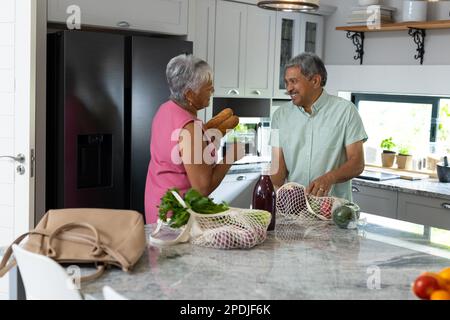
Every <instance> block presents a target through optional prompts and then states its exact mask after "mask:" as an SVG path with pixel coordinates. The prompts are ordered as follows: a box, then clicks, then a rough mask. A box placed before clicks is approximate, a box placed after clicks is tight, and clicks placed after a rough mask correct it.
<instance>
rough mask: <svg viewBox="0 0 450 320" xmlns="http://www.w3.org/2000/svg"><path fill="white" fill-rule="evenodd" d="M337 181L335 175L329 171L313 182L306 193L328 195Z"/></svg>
mask: <svg viewBox="0 0 450 320" xmlns="http://www.w3.org/2000/svg"><path fill="white" fill-rule="evenodd" d="M335 183H336V179H335V177H334V175H333V174H332V173H331V172H329V173H327V174H325V175H323V176H321V177H319V178H317V179H316V180H314V181H313V182H311V184H310V185H309V186H308V188H307V189H306V193H307V194H310V195H312V196H316V197H326V196H328V194H329V193H330V190H331V187H332V186H333V185H334V184H335Z"/></svg>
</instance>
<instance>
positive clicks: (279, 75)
mask: <svg viewBox="0 0 450 320" xmlns="http://www.w3.org/2000/svg"><path fill="white" fill-rule="evenodd" d="M323 40H324V17H323V16H319V15H313V14H306V13H295V12H278V13H277V28H276V37H275V71H274V85H273V88H274V90H273V97H274V98H275V99H288V98H289V97H288V96H287V95H286V86H285V83H284V68H285V66H286V64H287V63H288V62H289V60H290V59H291V58H293V57H295V56H296V55H298V54H300V53H303V52H314V53H316V54H317V55H318V56H319V57H322V56H323Z"/></svg>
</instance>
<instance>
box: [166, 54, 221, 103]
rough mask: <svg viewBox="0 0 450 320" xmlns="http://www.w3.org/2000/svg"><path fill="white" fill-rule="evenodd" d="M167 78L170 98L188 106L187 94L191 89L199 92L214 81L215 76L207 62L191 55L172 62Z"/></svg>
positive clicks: (168, 68) (176, 58) (174, 59)
mask: <svg viewBox="0 0 450 320" xmlns="http://www.w3.org/2000/svg"><path fill="white" fill-rule="evenodd" d="M166 77H167V82H168V84H169V88H170V93H171V95H170V98H171V99H173V100H175V101H177V102H179V103H180V104H182V105H183V106H186V105H187V101H186V98H185V94H186V92H187V91H188V90H189V89H190V90H192V91H194V92H198V90H199V89H200V88H201V86H202V85H203V84H205V83H206V82H207V81H209V80H210V79H212V77H213V74H212V69H211V67H210V66H209V64H208V63H207V62H206V61H204V60H202V59H199V58H197V57H195V56H193V55H190V54H189V55H188V54H181V55H179V56H176V57H175V58H173V59H172V60H170V62H169V64H168V65H167V69H166Z"/></svg>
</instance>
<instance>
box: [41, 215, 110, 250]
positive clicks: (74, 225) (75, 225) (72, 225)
mask: <svg viewBox="0 0 450 320" xmlns="http://www.w3.org/2000/svg"><path fill="white" fill-rule="evenodd" d="M74 228H86V229H89V230H90V231H92V233H93V234H94V237H95V240H94V241H92V242H91V241H90V238H89V242H90V243H91V244H93V246H94V249H93V250H92V255H93V256H94V257H98V256H100V255H101V254H102V253H103V250H102V249H101V246H100V237H99V235H98V232H97V229H96V228H94V227H93V226H92V225H91V224H89V223H84V222H78V223H75V222H70V223H66V224H63V225H62V226H59V227H58V228H56V229H55V230H54V231H53V232H52V233H51V234H50V236H49V238H48V248H47V256H48V257H50V258H55V257H56V256H57V254H56V251H55V249H54V248H53V247H52V241H53V239H54V238H55V237H56V236H57V235H58V234H60V233H62V232H63V231H65V230H68V229H74ZM78 236H79V237H80V238H84V237H83V235H81V234H80V235H78ZM84 239H86V238H84Z"/></svg>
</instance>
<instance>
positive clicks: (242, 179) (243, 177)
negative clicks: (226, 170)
mask: <svg viewBox="0 0 450 320" xmlns="http://www.w3.org/2000/svg"><path fill="white" fill-rule="evenodd" d="M236 180H237V181H245V180H247V177H246V176H239V177H237V178H236Z"/></svg>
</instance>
